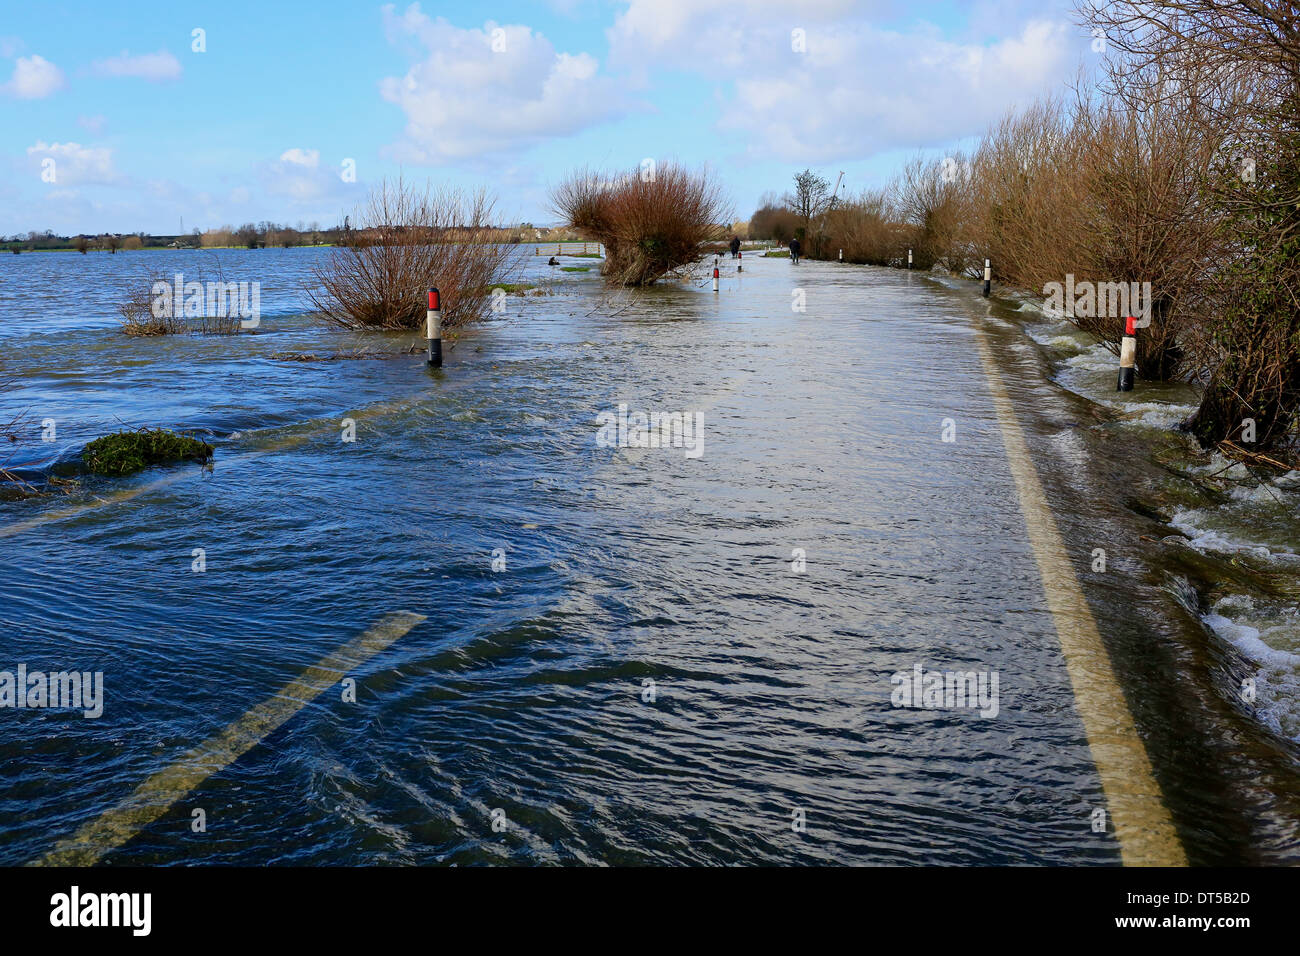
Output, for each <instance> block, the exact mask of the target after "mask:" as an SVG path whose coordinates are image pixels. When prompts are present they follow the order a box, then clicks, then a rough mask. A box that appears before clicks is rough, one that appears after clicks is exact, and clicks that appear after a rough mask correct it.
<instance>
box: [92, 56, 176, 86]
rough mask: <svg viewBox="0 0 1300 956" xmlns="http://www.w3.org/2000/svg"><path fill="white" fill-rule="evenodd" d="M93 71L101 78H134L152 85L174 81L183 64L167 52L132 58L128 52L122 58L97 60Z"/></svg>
mask: <svg viewBox="0 0 1300 956" xmlns="http://www.w3.org/2000/svg"><path fill="white" fill-rule="evenodd" d="M91 69H92V70H94V72H95V73H97V74H98V75H100V76H134V77H138V78H139V79H142V80H149V81H150V82H151V83H161V82H163V81H165V80H174V79H177V78H178V77H179V76H180V75H181V64H180V61H179V60H177V59H176V57H174V56H172V55H171V54H170V53H168V52H167V51H166V50H159V51H158V52H157V53H141V54H140V55H139V56H132V55H131V54H130V53H128V52H127V51H126V50H123V51H122V54H121V55H120V56H113V57H109V58H108V59H106V60H97V61H96V62H95V63H94V64H92V66H91Z"/></svg>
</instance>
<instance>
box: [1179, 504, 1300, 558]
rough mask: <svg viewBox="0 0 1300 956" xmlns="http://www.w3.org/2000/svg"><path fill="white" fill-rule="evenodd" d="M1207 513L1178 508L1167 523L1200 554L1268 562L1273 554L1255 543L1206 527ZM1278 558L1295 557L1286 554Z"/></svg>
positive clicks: (1282, 553) (1281, 554)
mask: <svg viewBox="0 0 1300 956" xmlns="http://www.w3.org/2000/svg"><path fill="white" fill-rule="evenodd" d="M1209 517H1210V516H1209V515H1208V513H1207V512H1205V511H1202V510H1199V509H1194V508H1179V509H1177V510H1176V511H1175V512H1174V513H1173V516H1172V517H1171V518H1170V519H1169V523H1170V524H1171V525H1173V526H1174V528H1176V529H1177V530H1178V531H1180V532H1182V533H1183V535H1184V536H1185V537H1186V538H1187V543H1188V544H1189V545H1191V546H1192V547H1193V548H1195V549H1196V550H1197V551H1200V552H1201V553H1202V554H1208V553H1217V554H1245V555H1249V556H1250V557H1253V558H1259V559H1261V560H1265V561H1267V560H1270V559H1272V558H1273V557H1275V556H1274V554H1273V552H1272V551H1271V550H1270V549H1269V548H1267V547H1265V546H1264V545H1262V544H1260V543H1258V542H1256V541H1246V540H1243V539H1241V538H1239V537H1235V536H1234V535H1232V534H1229V533H1227V532H1224V531H1221V530H1215V529H1214V528H1210V527H1207V526H1206V525H1207V524H1208V520H1209ZM1279 556H1286V557H1295V556H1294V555H1290V554H1289V553H1288V552H1281V553H1280V555H1279Z"/></svg>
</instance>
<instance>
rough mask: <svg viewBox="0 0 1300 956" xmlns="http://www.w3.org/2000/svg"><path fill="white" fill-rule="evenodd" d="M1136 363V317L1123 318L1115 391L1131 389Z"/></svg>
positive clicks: (1129, 390) (1128, 390)
mask: <svg viewBox="0 0 1300 956" xmlns="http://www.w3.org/2000/svg"><path fill="white" fill-rule="evenodd" d="M1136 364H1137V319H1136V318H1134V317H1133V316H1131V315H1130V316H1129V317H1128V318H1127V319H1125V320H1124V337H1123V338H1122V339H1120V343H1119V384H1118V385H1117V386H1115V391H1117V392H1131V391H1133V375H1134V366H1135V365H1136Z"/></svg>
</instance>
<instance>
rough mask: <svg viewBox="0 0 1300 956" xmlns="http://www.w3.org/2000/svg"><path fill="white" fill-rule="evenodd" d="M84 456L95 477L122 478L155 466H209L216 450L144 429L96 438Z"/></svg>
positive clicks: (172, 434)
mask: <svg viewBox="0 0 1300 956" xmlns="http://www.w3.org/2000/svg"><path fill="white" fill-rule="evenodd" d="M81 456H82V461H83V462H84V463H85V466H86V470H87V471H89V472H91V473H92V474H96V475H110V476H112V477H114V478H121V477H123V476H125V475H133V474H135V473H136V472H137V471H142V470H144V469H145V468H148V467H150V466H151V465H169V464H172V463H174V462H178V461H197V462H200V463H202V462H206V461H208V460H210V459H211V458H212V446H211V445H209V444H208V443H207V442H204V441H200V440H199V439H197V438H193V437H191V436H189V435H182V434H178V433H176V432H174V431H170V430H168V429H166V428H153V429H150V428H141V429H139V430H138V431H122V432H114V433H113V434H112V435H105V436H104V437H103V438H96V439H95V440H94V441H92V442H91V443H90V444H88V445H87V446H86V447H85V448H84V449H82V452H81Z"/></svg>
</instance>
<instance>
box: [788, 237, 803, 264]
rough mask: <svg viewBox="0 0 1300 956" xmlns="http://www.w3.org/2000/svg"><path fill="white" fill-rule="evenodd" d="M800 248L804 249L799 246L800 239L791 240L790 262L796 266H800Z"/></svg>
mask: <svg viewBox="0 0 1300 956" xmlns="http://www.w3.org/2000/svg"><path fill="white" fill-rule="evenodd" d="M800 248H802V247H801V246H800V245H799V240H798V239H791V240H790V261H791V262H793V263H794V264H795V265H798V264H799V250H800Z"/></svg>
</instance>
